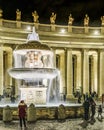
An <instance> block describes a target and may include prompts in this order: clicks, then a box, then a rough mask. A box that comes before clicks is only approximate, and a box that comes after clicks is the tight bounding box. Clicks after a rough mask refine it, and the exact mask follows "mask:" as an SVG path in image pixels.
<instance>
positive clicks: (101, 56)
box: [98, 50, 104, 96]
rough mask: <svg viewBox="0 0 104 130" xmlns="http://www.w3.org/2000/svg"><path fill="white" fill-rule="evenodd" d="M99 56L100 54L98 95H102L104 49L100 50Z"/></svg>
mask: <svg viewBox="0 0 104 130" xmlns="http://www.w3.org/2000/svg"><path fill="white" fill-rule="evenodd" d="M98 54H99V56H98V62H99V64H98V68H99V69H98V70H99V76H98V79H99V82H98V90H99V91H98V95H99V96H101V95H102V93H104V52H103V50H100V51H99V52H98Z"/></svg>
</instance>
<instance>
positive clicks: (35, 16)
mask: <svg viewBox="0 0 104 130" xmlns="http://www.w3.org/2000/svg"><path fill="white" fill-rule="evenodd" d="M32 16H33V19H34V22H35V23H38V22H39V20H38V19H39V15H38V13H37V11H34V12H32Z"/></svg>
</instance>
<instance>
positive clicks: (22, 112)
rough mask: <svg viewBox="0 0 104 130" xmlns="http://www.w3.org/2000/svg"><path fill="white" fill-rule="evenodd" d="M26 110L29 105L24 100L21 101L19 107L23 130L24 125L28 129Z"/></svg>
mask: <svg viewBox="0 0 104 130" xmlns="http://www.w3.org/2000/svg"><path fill="white" fill-rule="evenodd" d="M26 109H27V105H26V104H25V102H24V100H21V101H20V103H19V105H18V115H19V121H20V127H21V129H22V126H23V124H24V127H25V128H26V119H25V118H26Z"/></svg>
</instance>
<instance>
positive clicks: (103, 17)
mask: <svg viewBox="0 0 104 130" xmlns="http://www.w3.org/2000/svg"><path fill="white" fill-rule="evenodd" d="M101 25H102V26H104V16H101Z"/></svg>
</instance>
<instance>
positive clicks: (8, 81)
mask: <svg viewBox="0 0 104 130" xmlns="http://www.w3.org/2000/svg"><path fill="white" fill-rule="evenodd" d="M6 60H7V65H6V81H5V85H6V86H8V85H12V77H11V76H10V75H9V74H8V69H10V68H12V50H7V59H6Z"/></svg>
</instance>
